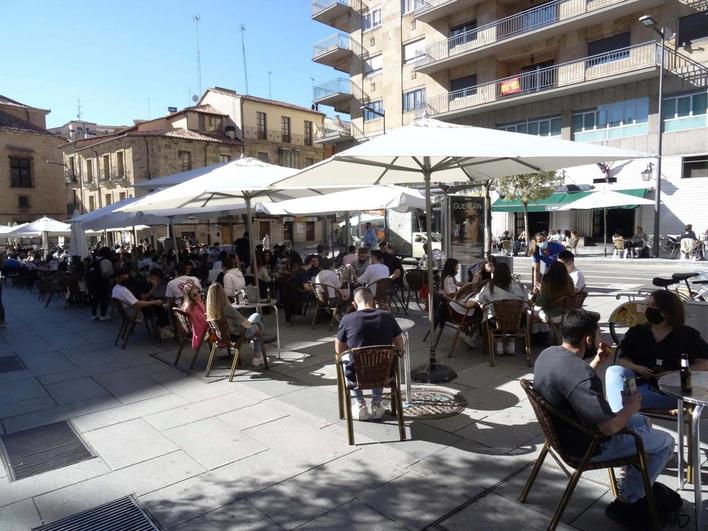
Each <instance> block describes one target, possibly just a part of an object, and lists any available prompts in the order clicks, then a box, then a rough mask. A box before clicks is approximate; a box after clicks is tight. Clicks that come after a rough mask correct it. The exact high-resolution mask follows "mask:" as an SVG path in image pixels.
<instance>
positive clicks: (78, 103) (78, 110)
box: [76, 98, 81, 120]
mask: <svg viewBox="0 0 708 531" xmlns="http://www.w3.org/2000/svg"><path fill="white" fill-rule="evenodd" d="M76 119H77V120H81V98H76Z"/></svg>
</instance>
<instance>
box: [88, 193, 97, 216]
mask: <svg viewBox="0 0 708 531" xmlns="http://www.w3.org/2000/svg"><path fill="white" fill-rule="evenodd" d="M88 199H89V212H93V211H94V210H96V198H95V197H94V196H92V195H90V196H89V198H88Z"/></svg>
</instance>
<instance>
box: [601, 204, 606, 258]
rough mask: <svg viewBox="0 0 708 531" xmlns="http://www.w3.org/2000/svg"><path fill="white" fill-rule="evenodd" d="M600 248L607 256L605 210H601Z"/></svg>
mask: <svg viewBox="0 0 708 531" xmlns="http://www.w3.org/2000/svg"><path fill="white" fill-rule="evenodd" d="M602 248H603V249H604V251H605V256H607V209H606V208H603V209H602Z"/></svg>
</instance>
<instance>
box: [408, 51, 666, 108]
mask: <svg viewBox="0 0 708 531" xmlns="http://www.w3.org/2000/svg"><path fill="white" fill-rule="evenodd" d="M658 55H659V51H658V47H657V44H656V42H649V43H644V44H636V45H634V46H629V47H627V48H620V49H618V50H613V51H611V52H607V53H602V54H597V55H592V56H588V57H584V58H582V59H577V60H575V61H569V62H567V63H562V64H559V65H553V66H549V67H547V68H539V69H538V70H534V71H532V72H525V73H520V74H517V75H514V76H509V77H505V78H502V79H496V80H494V81H489V82H487V83H480V84H478V85H475V86H473V87H468V88H465V89H462V90H456V91H453V92H447V93H445V94H441V95H439V96H433V97H431V98H429V99H427V100H426V101H425V106H423V107H422V108H421V109H420V110H418V111H417V115H418V116H421V115H423V114H427V115H429V116H432V115H436V114H442V113H449V112H455V111H464V110H467V109H473V108H475V107H480V106H484V105H489V104H493V103H500V102H504V101H508V100H510V99H512V98H516V97H519V96H528V95H532V94H536V93H542V92H544V91H548V90H552V89H560V88H564V87H572V86H576V85H579V84H582V83H587V82H592V81H598V80H601V79H605V78H611V77H612V76H616V75H620V74H626V73H630V72H633V71H636V70H641V69H646V68H651V67H655V66H656V65H657V62H658Z"/></svg>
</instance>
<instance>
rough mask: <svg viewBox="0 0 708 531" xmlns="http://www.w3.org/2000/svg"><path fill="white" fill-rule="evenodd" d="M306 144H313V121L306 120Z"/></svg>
mask: <svg viewBox="0 0 708 531" xmlns="http://www.w3.org/2000/svg"><path fill="white" fill-rule="evenodd" d="M305 145H306V146H311V145H312V122H310V121H309V120H305Z"/></svg>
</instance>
